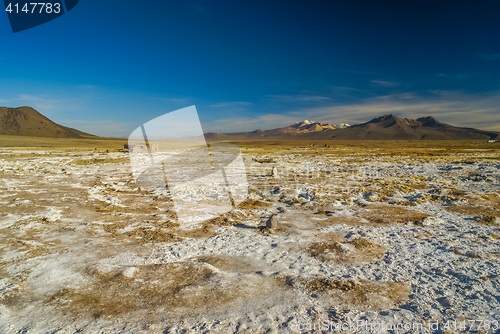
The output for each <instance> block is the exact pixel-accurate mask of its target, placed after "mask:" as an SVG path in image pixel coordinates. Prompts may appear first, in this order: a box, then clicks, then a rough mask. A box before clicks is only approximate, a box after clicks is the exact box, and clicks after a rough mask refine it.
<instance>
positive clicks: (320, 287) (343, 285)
mask: <svg viewBox="0 0 500 334" xmlns="http://www.w3.org/2000/svg"><path fill="white" fill-rule="evenodd" d="M305 286H306V289H308V290H312V291H319V292H323V291H326V290H342V291H349V290H353V289H354V288H355V286H356V283H354V281H334V280H331V279H327V278H314V279H312V280H309V281H308V282H307V283H306V284H305Z"/></svg>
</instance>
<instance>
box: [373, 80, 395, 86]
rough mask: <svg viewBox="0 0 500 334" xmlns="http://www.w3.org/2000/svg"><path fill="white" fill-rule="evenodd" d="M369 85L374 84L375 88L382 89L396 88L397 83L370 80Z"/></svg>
mask: <svg viewBox="0 0 500 334" xmlns="http://www.w3.org/2000/svg"><path fill="white" fill-rule="evenodd" d="M371 83H373V84H376V85H377V86H383V87H397V86H399V83H397V82H393V81H385V80H372V81H371Z"/></svg>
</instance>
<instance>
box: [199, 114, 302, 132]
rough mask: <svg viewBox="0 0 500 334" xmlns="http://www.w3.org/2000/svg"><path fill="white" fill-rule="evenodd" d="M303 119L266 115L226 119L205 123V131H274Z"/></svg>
mask: <svg viewBox="0 0 500 334" xmlns="http://www.w3.org/2000/svg"><path fill="white" fill-rule="evenodd" d="M299 120H301V118H297V117H296V116H288V115H279V114H265V115H261V116H259V117H257V118H226V119H220V120H216V121H213V122H210V123H203V131H204V132H205V133H207V132H240V131H253V130H257V129H262V130H266V129H274V128H281V127H283V126H286V125H289V124H293V123H295V122H297V121H299Z"/></svg>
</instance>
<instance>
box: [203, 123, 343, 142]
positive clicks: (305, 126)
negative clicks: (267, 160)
mask: <svg viewBox="0 0 500 334" xmlns="http://www.w3.org/2000/svg"><path fill="white" fill-rule="evenodd" d="M348 126H349V124H344V123H343V124H340V125H330V124H326V123H320V122H314V121H310V120H307V119H306V120H304V121H302V122H297V123H295V124H292V125H289V126H285V127H283V128H278V129H272V130H260V129H259V130H255V131H252V132H234V133H207V134H205V138H206V139H207V140H212V141H215V140H235V139H236V140H246V139H250V140H251V139H269V138H270V139H289V138H290V139H300V138H301V137H302V135H304V134H308V133H317V132H324V131H329V130H335V129H340V128H345V127H348Z"/></svg>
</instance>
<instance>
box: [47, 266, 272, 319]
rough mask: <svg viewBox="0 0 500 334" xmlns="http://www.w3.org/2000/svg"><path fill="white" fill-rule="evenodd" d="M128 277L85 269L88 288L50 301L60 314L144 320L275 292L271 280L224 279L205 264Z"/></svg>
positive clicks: (158, 269) (158, 268)
mask: <svg viewBox="0 0 500 334" xmlns="http://www.w3.org/2000/svg"><path fill="white" fill-rule="evenodd" d="M137 268H138V271H137V272H136V273H135V274H134V276H133V277H130V278H129V277H125V276H124V275H123V274H122V273H121V271H115V272H112V273H109V274H102V273H100V272H98V271H97V270H89V271H88V272H87V274H88V275H89V279H90V280H91V282H92V283H91V284H89V285H88V286H87V287H85V288H82V289H78V290H72V289H64V290H61V291H60V292H58V293H56V294H54V295H53V296H51V300H52V302H53V303H55V304H57V305H58V306H60V307H61V305H64V306H62V310H61V311H63V312H64V313H69V314H73V315H78V316H81V315H88V316H92V317H94V318H100V317H102V316H123V315H125V314H128V313H131V312H141V311H144V312H146V311H147V313H148V314H149V316H151V317H154V314H155V313H156V314H159V313H162V314H165V313H170V312H176V313H185V314H189V315H193V314H195V313H200V314H205V313H206V312H208V311H212V310H213V311H216V310H217V309H219V308H221V307H223V306H231V307H232V306H233V305H234V304H235V303H236V302H237V301H238V300H242V299H250V298H258V297H259V296H261V295H263V294H266V293H269V291H271V290H272V289H275V288H276V284H273V282H274V281H270V283H266V284H265V283H264V282H263V281H262V280H263V278H261V277H259V276H252V278H251V279H247V280H241V279H239V278H230V277H229V278H227V277H225V275H223V274H221V273H218V272H216V271H214V270H213V269H212V268H211V267H210V266H208V265H206V264H204V263H187V262H178V263H170V264H164V265H160V264H158V265H148V266H140V267H137Z"/></svg>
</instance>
